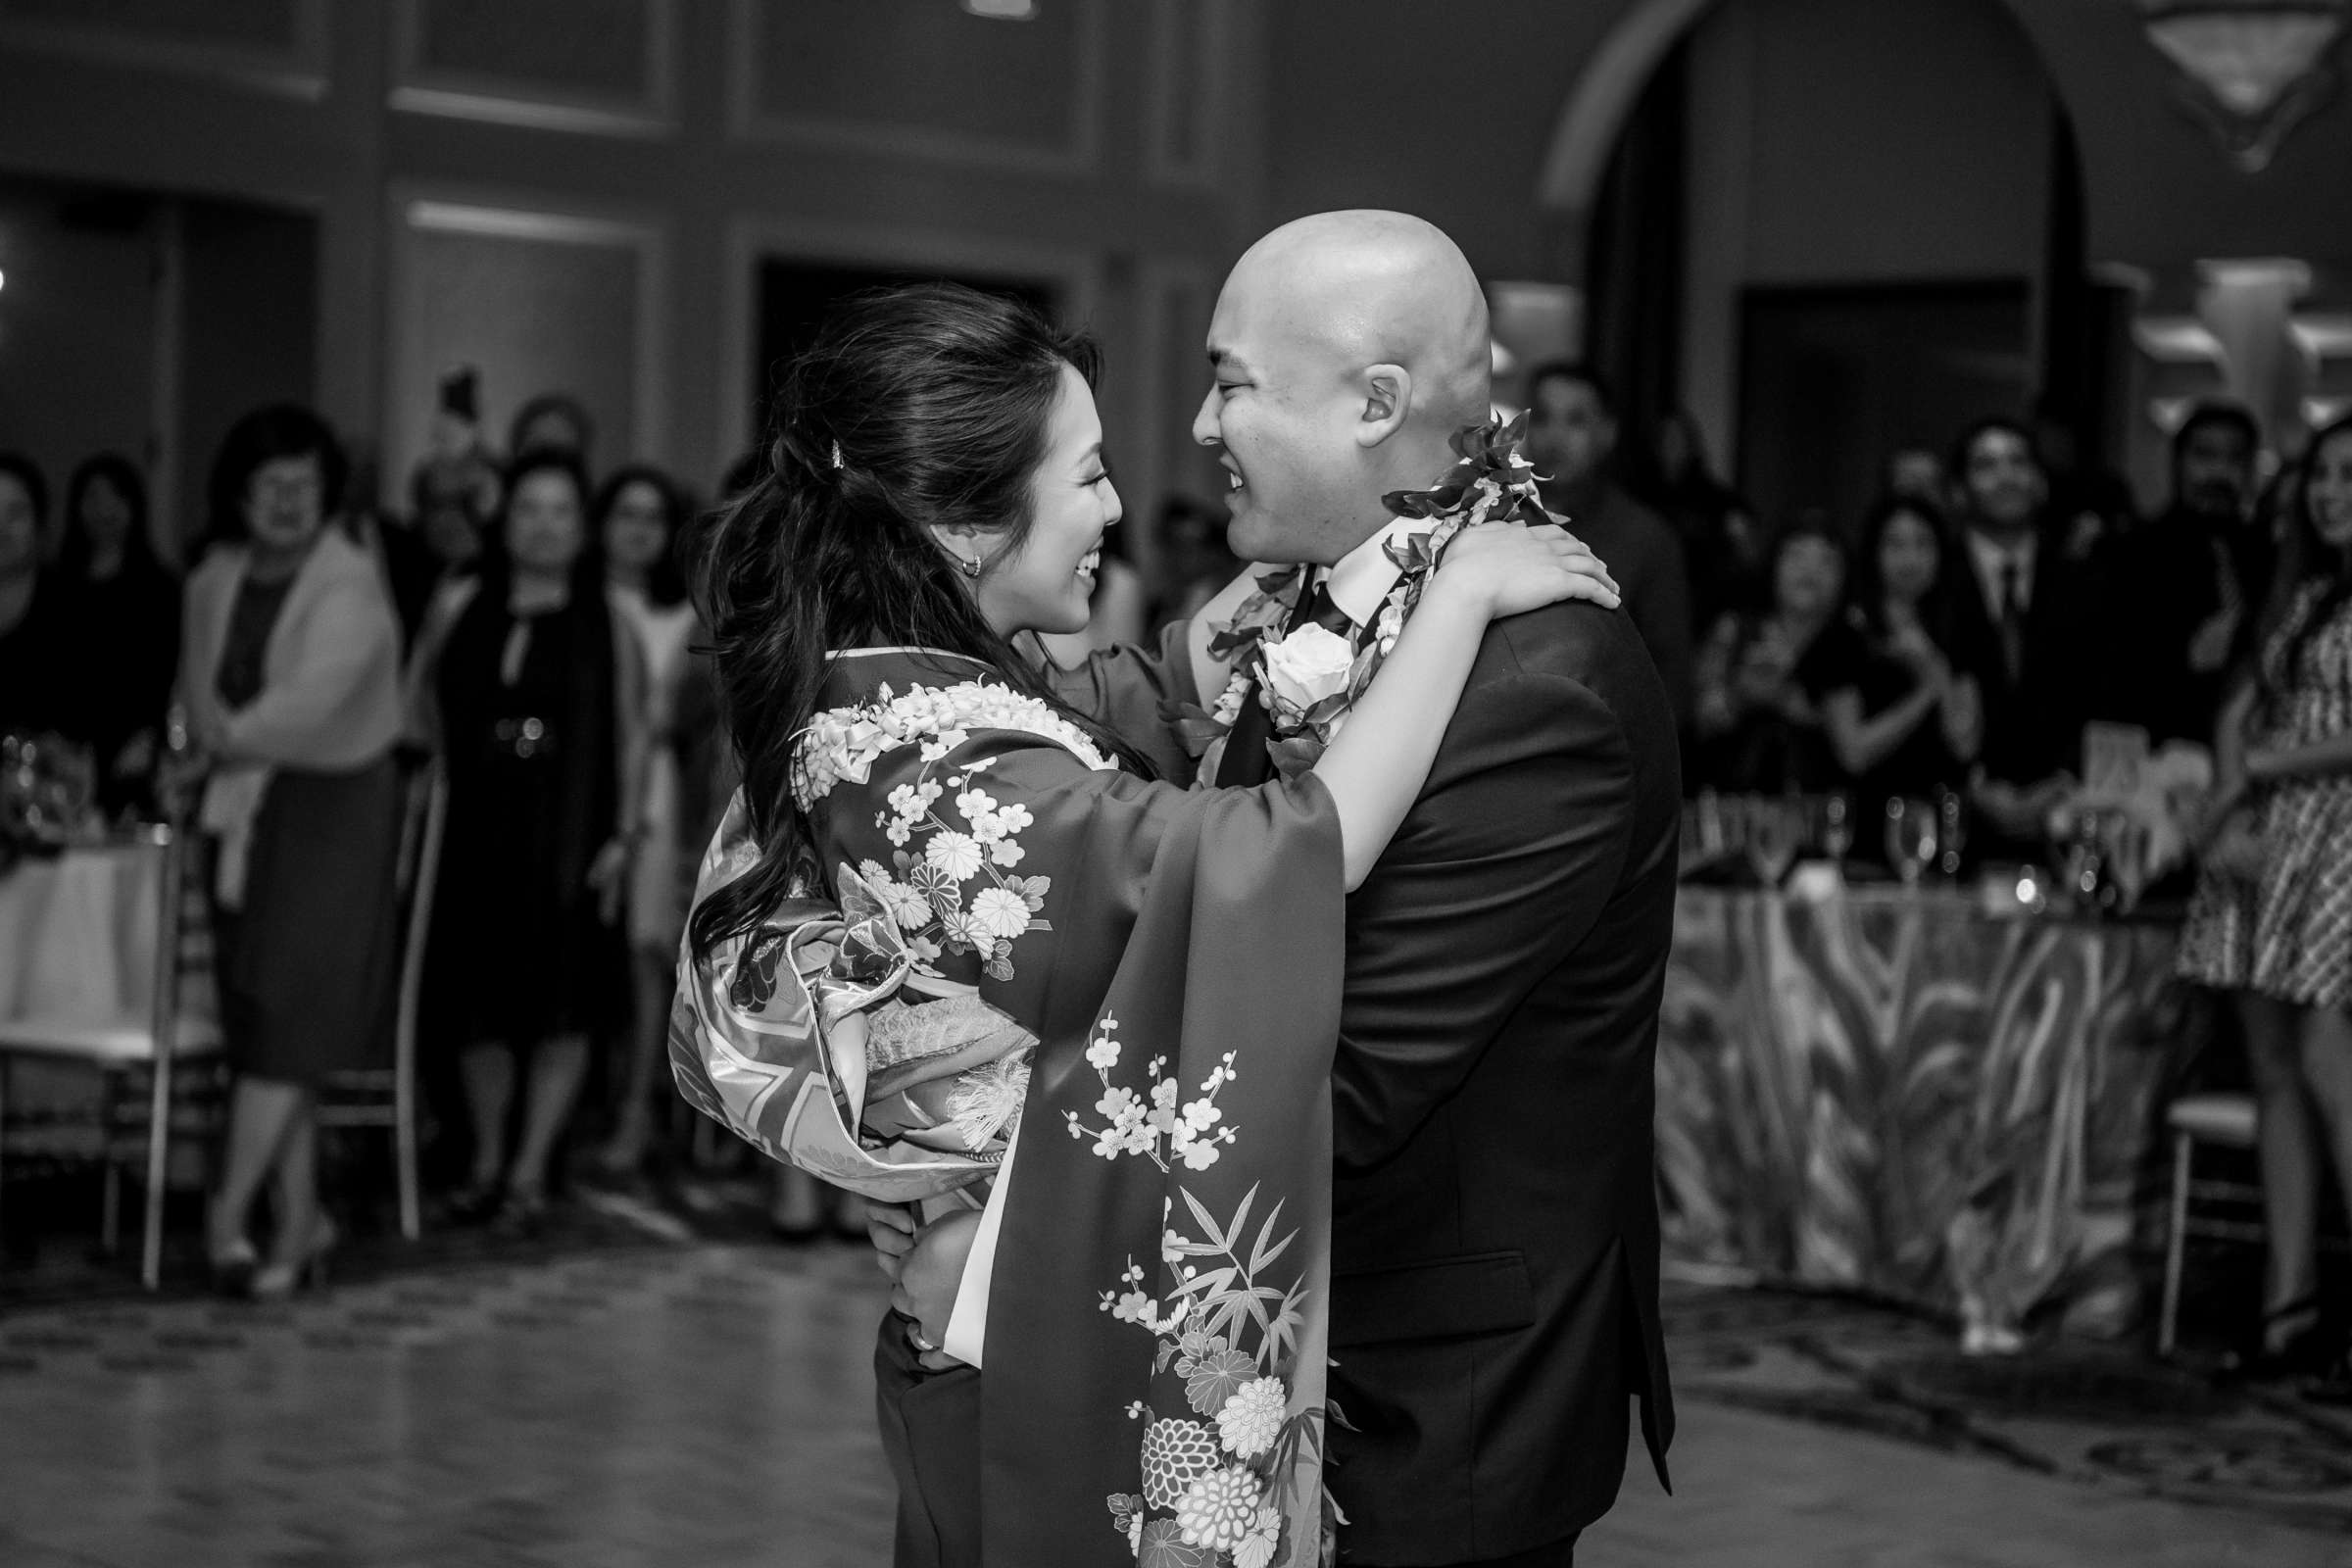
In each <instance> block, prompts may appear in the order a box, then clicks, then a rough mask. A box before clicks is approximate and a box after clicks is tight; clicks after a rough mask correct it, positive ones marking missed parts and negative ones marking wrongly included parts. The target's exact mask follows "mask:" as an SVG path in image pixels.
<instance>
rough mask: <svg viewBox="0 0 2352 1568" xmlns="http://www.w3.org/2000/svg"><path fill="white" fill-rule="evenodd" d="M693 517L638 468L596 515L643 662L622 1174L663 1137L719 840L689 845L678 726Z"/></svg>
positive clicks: (689, 620) (622, 1083) (611, 1163)
mask: <svg viewBox="0 0 2352 1568" xmlns="http://www.w3.org/2000/svg"><path fill="white" fill-rule="evenodd" d="M690 510H691V509H690V508H689V506H688V504H687V500H686V496H685V493H684V492H683V491H682V490H680V489H679V488H678V484H677V481H676V480H674V479H672V478H671V477H670V476H669V475H668V474H666V473H664V472H662V470H661V469H660V468H657V467H653V466H650V465H646V464H637V465H632V466H629V467H625V468H622V469H620V470H619V471H618V472H616V473H614V474H613V475H612V476H611V477H610V478H608V479H607V480H606V481H605V482H604V485H603V486H602V487H601V488H600V489H599V490H598V491H597V493H596V503H595V505H594V507H593V508H592V509H591V511H590V518H589V521H590V526H591V527H592V528H594V530H595V534H596V538H597V540H598V541H599V543H600V544H601V545H602V547H603V552H604V561H605V577H606V582H607V585H608V588H609V590H610V592H611V594H612V598H613V604H614V605H616V606H617V607H618V608H619V609H620V611H621V612H622V613H623V614H624V615H625V616H626V617H627V619H628V622H629V625H630V626H631V628H632V629H633V630H634V631H635V633H636V637H637V642H638V646H639V647H640V648H641V649H642V650H643V652H644V655H645V733H646V748H647V750H646V765H645V798H644V811H643V815H642V816H641V817H640V819H639V821H638V824H637V827H638V831H639V833H640V837H639V839H638V843H637V855H636V859H635V862H634V864H633V865H632V866H631V868H630V878H629V898H628V937H629V952H630V957H631V962H630V1002H631V1010H632V1015H633V1016H632V1022H631V1024H630V1028H629V1032H628V1036H627V1041H626V1046H625V1049H624V1050H623V1051H621V1052H620V1053H619V1054H617V1056H616V1058H615V1059H616V1061H617V1063H618V1066H617V1069H616V1071H615V1072H614V1074H613V1084H614V1091H615V1094H614V1103H615V1111H614V1116H613V1130H612V1136H611V1138H610V1139H609V1140H608V1141H607V1143H606V1145H605V1149H604V1152H603V1153H602V1155H601V1156H600V1159H599V1163H600V1164H602V1165H603V1166H604V1168H605V1169H606V1170H607V1171H608V1172H610V1173H612V1174H614V1175H623V1174H626V1173H629V1172H633V1171H635V1170H636V1169H637V1167H638V1165H639V1163H640V1162H641V1161H642V1160H643V1159H644V1157H645V1146H646V1141H647V1139H648V1138H649V1137H650V1136H651V1133H652V1130H653V1113H654V1103H653V1093H654V1076H655V1069H656V1067H657V1065H658V1064H659V1063H660V1062H661V1060H662V1050H663V1046H664V1043H665V1042H666V1040H667V1038H668V1034H669V999H670V990H671V985H672V977H673V975H674V973H675V971H676V969H677V963H678V938H679V936H680V935H681V934H683V932H684V931H685V928H686V901H687V899H688V897H689V896H690V895H691V894H692V893H693V891H694V864H695V862H696V861H698V860H699V859H700V858H701V855H702V849H703V846H704V844H706V843H708V842H709V838H708V835H707V834H706V835H705V836H704V837H703V838H701V839H696V840H693V841H691V842H689V841H688V839H687V838H686V836H685V823H684V820H683V810H682V804H681V801H682V795H683V783H682V780H681V777H680V775H681V772H682V770H683V765H682V764H683V757H682V751H681V746H680V735H679V724H678V720H679V717H680V706H681V698H682V689H683V687H684V684H685V682H686V680H687V678H688V675H689V673H690V672H689V668H688V664H689V659H690V650H691V648H692V646H693V644H694V643H695V642H696V640H697V635H696V628H697V625H698V622H697V621H696V619H695V613H694V607H693V606H692V605H691V604H689V603H687V600H686V578H685V572H684V570H683V568H682V566H681V565H680V563H679V548H680V545H681V543H682V542H683V539H684V537H685V532H686V524H687V519H688V515H689V512H690ZM704 678H705V679H708V676H707V674H706V675H705V677H704ZM713 825H715V824H713ZM665 1100H666V1097H665Z"/></svg>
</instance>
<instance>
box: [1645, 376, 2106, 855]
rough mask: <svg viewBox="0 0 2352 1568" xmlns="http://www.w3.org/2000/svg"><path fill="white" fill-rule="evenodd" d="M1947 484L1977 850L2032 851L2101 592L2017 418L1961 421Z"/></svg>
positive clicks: (2093, 640)
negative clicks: (1970, 711)
mask: <svg viewBox="0 0 2352 1568" xmlns="http://www.w3.org/2000/svg"><path fill="white" fill-rule="evenodd" d="M1952 488H1953V491H1954V494H1955V496H1956V497H1957V500H1958V509H1959V519H1960V527H1961V534H1960V541H1959V543H1960V549H1959V565H1960V567H1961V572H1960V576H1961V583H1960V586H1959V592H1958V593H1957V594H1956V596H1955V598H1954V601H1953V642H1954V648H1953V656H1952V662H1953V664H1954V665H1955V667H1957V668H1959V669H1961V670H1963V671H1965V672H1967V673H1969V674H1972V675H1974V676H1976V678H1977V683H1978V686H1979V689H1980V690H1982V691H1983V692H1984V694H1985V744H1984V749H1983V751H1982V753H1981V754H1980V756H1981V762H1982V773H1983V776H1982V780H1981V782H1980V783H1979V785H1978V787H1977V790H1976V792H1975V796H1976V805H1977V808H1978V809H1979V811H1980V812H1982V813H1983V815H1984V818H1985V824H1986V826H1987V827H1988V828H1989V832H1988V833H1986V834H1985V835H1983V836H1981V838H1980V842H1979V848H1981V849H1983V848H1988V849H1991V850H1992V851H1994V852H1995V853H1996V854H1999V853H2015V852H2020V851H2033V850H2036V849H2038V848H2039V846H2040V844H2041V841H2042V837H2043V833H2044V823H2045V821H2046V819H2047V817H2048V814H2049V810H2050V808H2051V807H2052V806H2054V805H2056V804H2057V803H2058V801H2059V800H2060V799H2061V798H2063V796H2064V795H2065V794H2066V792H2067V791H2068V790H2069V789H2070V788H2071V787H2072V785H2073V782H2074V769H2075V768H2076V767H2077V766H2078V765H2079V764H2080V761H2081V758H2082V726H2083V723H2084V721H2085V720H2087V719H2089V718H2090V717H2092V716H2094V714H2095V713H2096V712H2097V711H2098V710H2099V708H2100V706H2101V703H2100V693H2099V691H2098V684H2099V683H2098V680H2097V677H2096V675H2095V674H2094V670H2095V669H2096V668H2097V667H2098V662H2097V661H2096V660H2095V659H2094V657H2093V656H2094V655H2095V652H2096V649H2097V646H2098V643H2097V639H2098V636H2099V621H2100V618H2101V616H2100V599H2099V596H2098V594H2097V592H2096V586H2095V580H2094V579H2093V577H2092V576H2091V573H2090V571H2089V569H2088V565H2089V564H2088V562H2087V561H2086V560H2083V559H2078V558H2077V557H2075V556H2074V555H2072V554H2070V552H2069V551H2068V549H2067V544H2066V541H2065V540H2063V539H2060V538H2058V537H2056V536H2055V535H2054V534H2053V533H2052V532H2051V531H2050V529H2049V528H2048V527H2047V526H2046V524H2045V517H2044V512H2045V508H2046V505H2047V503H2048V500H2049V493H2050V485H2049V472H2048V469H2047V468H2046V467H2045V466H2044V465H2043V463H2042V460H2041V454H2040V451H2039V449H2038V447H2037V446H2036V445H2035V443H2034V436H2033V433H2032V432H2031V431H2029V430H2028V429H2027V428H2026V427H2025V426H2024V425H2022V424H2020V423H2018V422H2017V421H2016V420H2014V419H2007V418H2000V417H1993V418H1985V419H1980V420H1978V421H1977V422H1976V423H1975V424H1973V425H1971V426H1969V428H1968V430H1967V431H1966V433H1964V434H1963V435H1962V436H1961V438H1960V440H1959V442H1958V444H1957V445H1956V446H1955V447H1954V448H1953V451H1952ZM1603 559H1604V560H1605V559H1606V558H1605V557H1604V558H1603Z"/></svg>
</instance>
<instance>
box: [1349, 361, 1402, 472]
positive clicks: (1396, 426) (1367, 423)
mask: <svg viewBox="0 0 2352 1568" xmlns="http://www.w3.org/2000/svg"><path fill="white" fill-rule="evenodd" d="M1360 379H1361V384H1362V386H1363V389H1364V409H1363V413H1362V414H1360V415H1358V416H1357V417H1356V421H1355V444H1356V445H1357V446H1359V447H1362V448H1364V449H1366V450H1367V451H1369V450H1370V449H1371V448H1373V447H1376V446H1378V445H1380V444H1381V443H1382V442H1383V441H1386V440H1387V439H1388V438H1389V437H1391V436H1393V435H1395V434H1396V433H1397V431H1399V430H1401V429H1403V428H1404V417H1405V413H1406V411H1407V410H1409V409H1411V408H1412V406H1413V372H1412V371H1410V370H1408V369H1406V368H1404V367H1403V366H1401V365H1375V366H1371V367H1369V368H1366V369H1365V370H1364V372H1363V375H1362V377H1361V378H1360Z"/></svg>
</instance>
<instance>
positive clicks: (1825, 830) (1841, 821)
mask: <svg viewBox="0 0 2352 1568" xmlns="http://www.w3.org/2000/svg"><path fill="white" fill-rule="evenodd" d="M1853 850H1854V803H1853V802H1852V801H1850V800H1848V799H1847V798H1846V797H1845V796H1843V795H1841V794H1837V793H1832V794H1829V795H1825V796H1823V797H1822V801H1821V852H1822V854H1824V855H1826V856H1828V857H1829V858H1830V859H1831V861H1832V862H1833V863H1835V864H1836V865H1837V867H1838V869H1839V870H1840V871H1842V870H1844V869H1845V858H1846V857H1847V856H1848V855H1851V854H1852V853H1853Z"/></svg>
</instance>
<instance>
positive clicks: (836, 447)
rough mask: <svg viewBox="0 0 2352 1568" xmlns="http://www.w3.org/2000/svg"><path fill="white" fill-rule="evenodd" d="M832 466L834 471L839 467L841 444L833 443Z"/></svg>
mask: <svg viewBox="0 0 2352 1568" xmlns="http://www.w3.org/2000/svg"><path fill="white" fill-rule="evenodd" d="M833 466H834V468H835V469H836V470H838V469H839V468H840V467H841V443H840V442H838V441H836V442H834V443H833Z"/></svg>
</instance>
